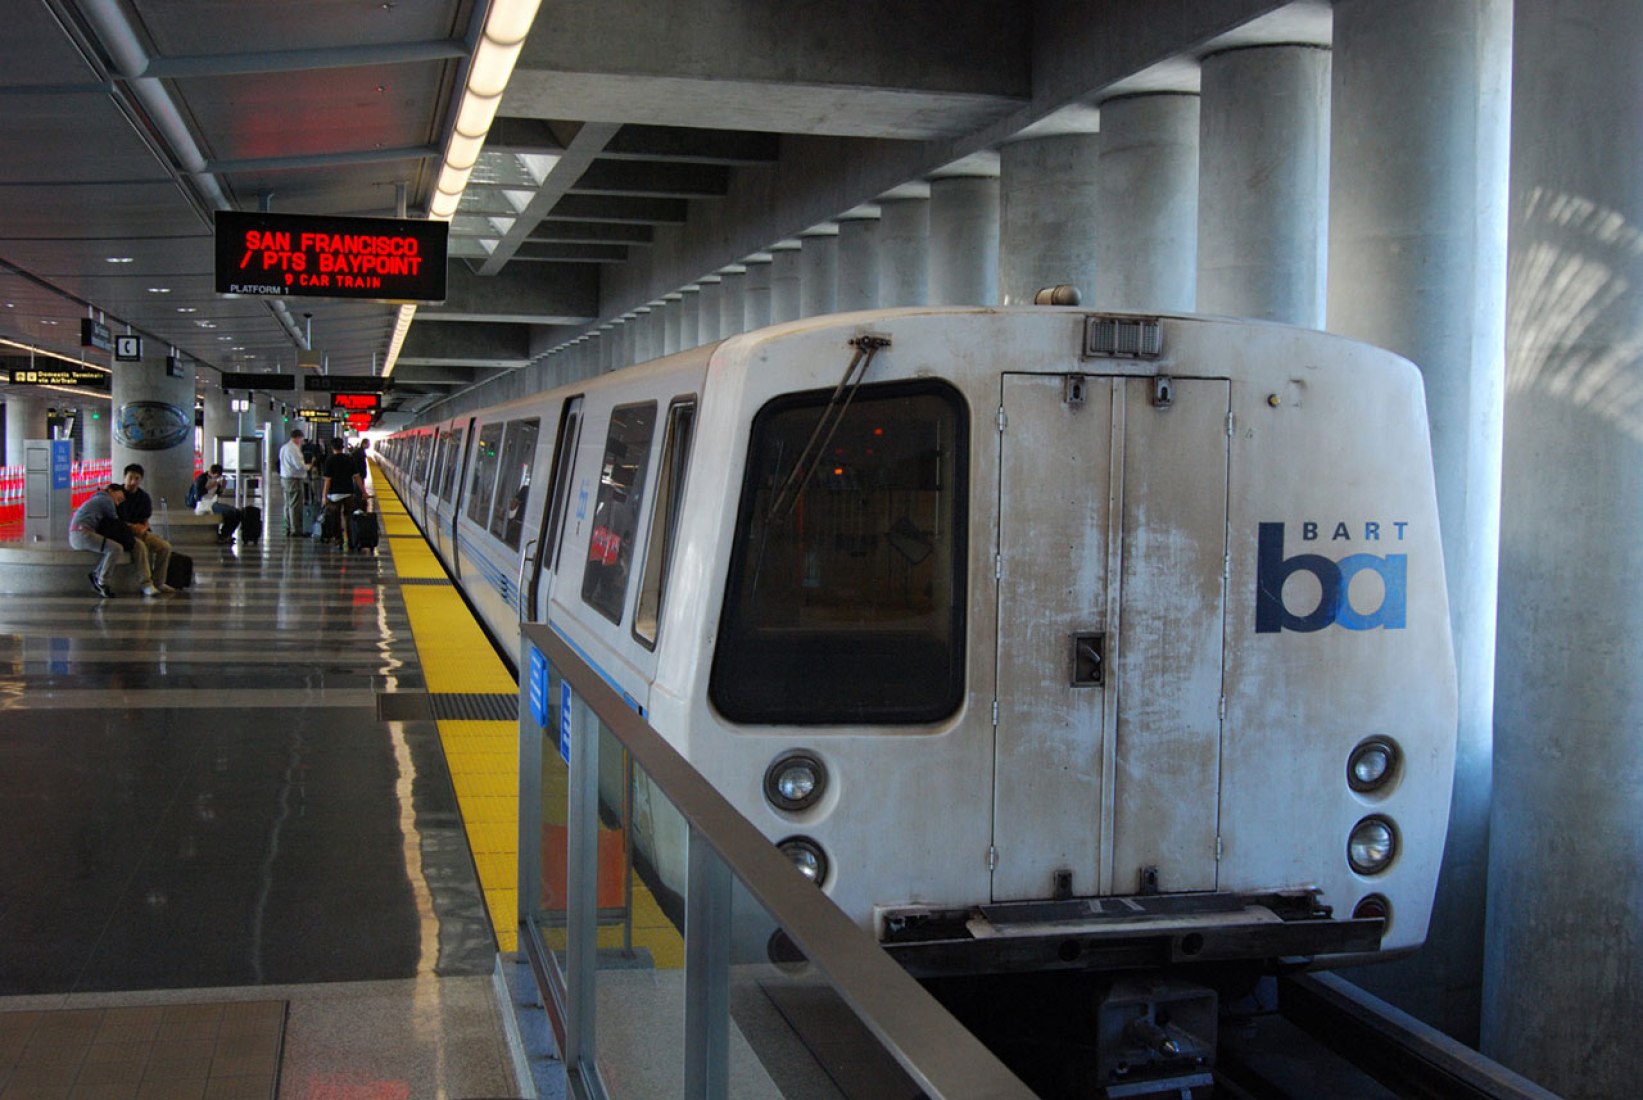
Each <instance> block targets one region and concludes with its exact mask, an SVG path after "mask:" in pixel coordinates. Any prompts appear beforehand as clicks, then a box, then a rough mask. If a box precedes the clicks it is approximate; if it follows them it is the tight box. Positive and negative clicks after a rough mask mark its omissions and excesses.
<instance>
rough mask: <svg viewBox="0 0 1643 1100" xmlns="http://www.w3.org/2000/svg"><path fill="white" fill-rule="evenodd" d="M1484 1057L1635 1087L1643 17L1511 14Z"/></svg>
mask: <svg viewBox="0 0 1643 1100" xmlns="http://www.w3.org/2000/svg"><path fill="white" fill-rule="evenodd" d="M1515 8H1516V11H1515V27H1514V29H1513V33H1512V38H1513V78H1512V83H1513V87H1512V168H1511V181H1512V182H1511V195H1510V206H1509V224H1510V247H1511V251H1510V264H1509V268H1508V270H1509V285H1508V290H1507V305H1508V312H1507V318H1508V327H1507V337H1506V347H1507V374H1506V390H1507V393H1506V413H1505V473H1504V477H1503V479H1502V480H1503V483H1504V485H1505V499H1504V501H1503V502H1502V509H1501V512H1502V515H1501V537H1500V552H1501V553H1500V605H1499V606H1500V623H1501V628H1502V629H1501V632H1500V640H1499V660H1498V662H1497V666H1496V667H1497V669H1498V671H1499V676H1498V679H1497V687H1496V692H1495V700H1496V707H1495V757H1494V781H1495V790H1494V806H1493V813H1492V816H1491V833H1490V852H1489V943H1488V949H1487V954H1486V957H1485V961H1484V997H1483V1004H1484V1010H1483V1049H1484V1052H1485V1053H1487V1054H1489V1055H1490V1056H1492V1057H1494V1058H1497V1059H1499V1060H1501V1061H1503V1062H1505V1063H1506V1064H1507V1065H1509V1066H1511V1067H1512V1068H1514V1069H1516V1070H1518V1071H1520V1072H1522V1073H1524V1074H1526V1075H1528V1076H1529V1077H1532V1078H1534V1079H1535V1080H1536V1081H1538V1082H1540V1083H1541V1084H1542V1085H1545V1086H1546V1087H1547V1088H1549V1089H1552V1090H1553V1091H1555V1092H1557V1093H1558V1094H1559V1095H1561V1096H1565V1097H1568V1098H1570V1100H1596V1098H1598V1097H1614V1096H1630V1095H1633V1094H1635V1093H1636V1091H1637V1081H1638V1079H1639V1077H1640V1075H1643V1049H1640V1048H1639V1046H1638V1044H1637V1042H1636V1038H1635V1032H1636V1030H1637V1021H1638V1020H1639V1019H1643V924H1640V923H1639V918H1638V914H1639V912H1643V860H1640V858H1639V850H1640V847H1643V842H1640V840H1639V837H1640V828H1639V816H1638V815H1639V814H1640V813H1643V644H1640V643H1639V640H1638V630H1637V627H1638V623H1639V622H1643V576H1640V574H1639V571H1638V566H1637V540H1638V535H1639V532H1640V530H1643V419H1640V417H1639V401H1638V395H1639V393H1640V392H1643V365H1640V363H1639V360H1638V357H1637V350H1636V349H1637V348H1638V347H1639V346H1640V344H1643V230H1640V228H1639V227H1640V226H1643V174H1640V172H1639V164H1640V163H1643V55H1640V54H1639V52H1638V49H1637V43H1638V41H1639V36H1640V35H1643V8H1640V7H1639V6H1638V5H1637V4H1635V3H1630V2H1627V0H1591V2H1589V3H1582V4H1576V5H1570V4H1558V3H1552V2H1550V0H1517V4H1516V5H1515Z"/></svg>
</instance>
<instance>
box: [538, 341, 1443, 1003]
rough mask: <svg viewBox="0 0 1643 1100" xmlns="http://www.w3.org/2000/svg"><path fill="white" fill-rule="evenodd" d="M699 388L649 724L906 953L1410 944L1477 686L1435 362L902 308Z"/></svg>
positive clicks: (1250, 950) (1055, 959)
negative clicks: (1437, 441) (1452, 531)
mask: <svg viewBox="0 0 1643 1100" xmlns="http://www.w3.org/2000/svg"><path fill="white" fill-rule="evenodd" d="M862 337H870V338H872V340H873V341H875V342H877V341H882V342H883V343H884V346H882V347H877V348H870V350H872V352H873V353H872V354H871V356H870V358H869V361H868V362H867V365H866V369H865V374H864V375H863V376H862V377H861V379H860V381H861V384H860V386H859V388H856V389H850V383H846V387H845V391H844V392H840V391H839V389H838V387H839V384H840V382H841V379H843V378H844V376H845V374H846V367H847V365H848V364H850V363H851V361H852V359H853V358H854V357H855V356H856V351H853V349H852V346H850V345H849V344H848V343H847V342H848V341H850V340H852V339H855V340H858V342H859V340H860V338H862ZM856 350H857V351H859V350H860V349H859V347H858V348H857V349H856ZM704 388H705V390H706V393H705V394H704V400H703V403H702V407H701V420H700V424H699V428H698V438H699V439H700V440H702V441H703V444H704V446H701V447H699V448H698V449H697V453H696V456H695V460H694V464H693V468H692V470H691V472H690V475H689V481H688V485H687V490H686V496H685V501H684V508H683V509H682V513H681V520H680V527H679V530H678V533H677V543H676V548H677V553H676V558H675V563H674V568H675V572H674V574H673V577H672V580H671V582H670V586H669V590H668V596H667V606H666V608H665V609H664V618H663V623H662V629H661V635H662V639H663V642H662V644H661V646H660V648H659V649H658V652H657V655H656V656H657V664H656V667H655V676H654V683H653V684H652V685H650V689H649V692H648V698H647V699H646V705H647V708H648V712H649V714H650V718H651V721H652V723H653V725H655V726H656V728H657V729H659V730H661V731H663V732H664V733H668V734H669V735H670V736H674V737H676V739H677V742H678V745H679V747H680V748H681V749H682V751H684V752H685V753H686V755H687V756H688V757H689V758H690V759H691V761H692V762H693V763H694V764H695V765H696V766H697V767H698V768H699V769H701V770H702V771H703V772H704V773H705V774H706V775H707V776H708V777H709V778H710V779H712V780H713V781H714V782H715V783H716V784H717V785H718V786H719V787H720V788H721V789H722V790H724V791H725V792H726V793H727V795H728V796H729V797H730V798H731V799H732V800H733V801H734V802H735V803H736V804H737V805H738V806H739V807H741V808H742V809H743V811H744V812H745V813H747V814H748V815H749V816H750V817H751V818H752V819H753V820H754V821H755V822H756V823H757V824H758V825H759V826H760V827H761V828H762V829H763V830H764V831H765V832H766V833H767V835H769V836H770V837H771V838H772V840H776V841H788V842H789V843H788V844H787V845H786V848H787V850H788V851H789V852H790V854H792V855H793V856H794V857H795V859H796V860H797V861H799V862H800V863H801V864H803V865H804V866H806V867H807V868H808V869H810V870H812V871H814V872H815V873H817V874H818V875H819V877H820V880H821V882H822V885H823V888H824V889H825V890H826V891H827V892H828V894H829V895H830V896H831V897H832V898H833V899H834V900H835V901H836V902H837V903H838V904H839V905H840V906H842V907H843V908H844V909H845V910H846V911H847V912H849V913H850V914H851V915H852V916H854V917H855V918H857V919H858V920H859V921H860V922H862V923H863V924H864V925H866V926H869V927H872V928H874V930H875V931H876V932H878V933H879V934H880V936H881V937H882V938H883V939H885V940H886V941H887V942H890V943H892V944H898V945H899V946H898V947H896V948H895V950H897V951H898V954H899V955H900V957H902V958H903V960H904V962H906V963H907V964H908V965H909V966H910V967H912V968H913V969H915V971H923V972H926V973H932V974H935V973H943V972H950V971H963V970H965V969H968V968H972V967H991V966H1004V967H1010V966H1017V967H1038V966H1044V965H1050V966H1056V965H1067V966H1091V965H1101V964H1102V959H1103V952H1104V951H1107V950H1108V949H1109V948H1110V949H1111V950H1112V951H1113V952H1116V954H1114V957H1115V958H1118V957H1123V958H1129V959H1131V960H1132V961H1133V960H1134V959H1135V958H1136V957H1137V956H1136V955H1135V951H1136V950H1137V949H1138V948H1137V945H1138V944H1139V945H1141V947H1140V950H1142V951H1143V952H1144V953H1146V954H1144V956H1143V957H1146V958H1151V959H1155V960H1156V961H1158V962H1161V963H1163V962H1180V961H1209V960H1216V959H1231V958H1252V957H1267V958H1274V957H1278V956H1295V955H1320V954H1321V955H1340V954H1347V953H1354V954H1355V953H1361V952H1364V951H1370V950H1379V951H1382V952H1387V951H1403V950H1408V949H1412V948H1414V947H1416V946H1418V945H1419V944H1420V943H1421V942H1422V941H1423V939H1424V937H1425V933H1426V927H1427V922H1428V918H1429V915H1430V911H1431V903H1432V897H1433V892H1434V889H1435V885H1436V880H1437V874H1438V867H1439V862H1440V859H1441V856H1442V851H1443V841H1444V835H1445V831H1446V825H1447V818H1448V805H1449V796H1450V783H1451V778H1452V773H1453V765H1454V758H1453V757H1454V744H1455V686H1454V669H1453V658H1452V655H1451V650H1450V635H1449V623H1448V607H1447V598H1446V594H1445V586H1444V576H1443V559H1442V553H1441V547H1440V541H1439V532H1438V524H1437V511H1436V502H1435V496H1434V490H1433V481H1432V466H1431V457H1430V449H1429V444H1428V437H1427V425H1426V414H1425V404H1424V398H1423V394H1422V388H1421V381H1420V378H1419V375H1418V373H1417V372H1416V370H1415V369H1414V367H1413V366H1411V365H1410V364H1409V363H1407V362H1406V361H1404V360H1402V359H1400V358H1398V357H1396V356H1394V355H1392V354H1390V353H1388V352H1385V351H1381V350H1378V349H1375V348H1371V347H1367V346H1364V345H1361V344H1357V343H1353V342H1351V341H1347V340H1344V339H1341V338H1339V337H1334V336H1330V335H1327V334H1323V333H1318V332H1312V331H1303V330H1297V329H1291V328H1285V327H1280V326H1272V325H1261V324H1251V323H1247V322H1232V321H1214V320H1200V319H1192V318H1171V317H1165V318H1162V319H1137V318H1112V317H1098V316H1093V315H1088V314H1083V313H1079V312H1070V311H1051V310H1020V311H962V312H961V311H923V312H914V311H901V312H896V313H881V314H861V315H853V316H844V317H840V318H826V319H817V320H815V321H811V322H801V323H797V324H793V325H787V326H782V327H778V328H775V329H770V330H765V331H764V332H761V333H756V334H752V335H748V336H743V337H739V338H736V339H732V340H730V341H728V342H726V343H725V344H723V345H721V346H720V347H719V348H718V350H717V351H716V352H715V353H714V355H713V357H712V361H711V364H710V367H709V373H708V377H707V381H706V385H705V387H704ZM818 422H820V423H821V427H820V428H819V429H818V428H817V424H818ZM574 537H575V536H572V538H573V539H574ZM581 537H582V539H583V541H586V540H587V538H588V534H587V533H586V532H583V533H582V535H581ZM581 556H584V557H585V555H581ZM556 584H558V585H563V586H564V587H563V588H561V589H559V590H560V591H565V592H568V593H575V592H576V591H577V590H578V587H579V585H580V581H579V580H578V579H577V578H575V577H573V576H565V577H562V578H561V579H560V580H559V581H558V582H556ZM572 602H573V601H572V600H570V598H569V597H567V599H566V604H565V611H566V612H567V614H572V613H574V610H573V609H572V608H571V606H570V604H571V603H572ZM555 613H556V614H557V613H558V609H557V608H556V611H555ZM1118 899H1123V900H1118ZM1125 952H1128V954H1125Z"/></svg>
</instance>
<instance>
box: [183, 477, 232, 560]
mask: <svg viewBox="0 0 1643 1100" xmlns="http://www.w3.org/2000/svg"><path fill="white" fill-rule="evenodd" d="M227 487H228V479H227V478H225V477H224V476H223V472H222V464H221V463H220V462H214V463H212V464H211V469H209V470H206V471H205V472H204V473H202V474H199V475H198V476H196V477H195V478H194V484H193V485H191V486H189V488H188V504H189V506H190V507H192V508H193V509H194V510H195V512H196V513H199V514H202V515H203V514H204V513H200V507H199V505H200V501H202V500H209V501H210V502H211V512H212V513H213V514H215V515H219V516H221V517H222V523H220V524H219V525H218V526H217V542H218V543H225V542H231V541H233V538H234V530H235V529H236V528H237V527H239V525H240V510H239V509H238V508H236V507H234V506H233V505H232V504H227V503H224V502H223V501H222V500H219V499H218V497H219V495H220V494H221V493H222V492H223V491H224V490H225V489H226V488H227Z"/></svg>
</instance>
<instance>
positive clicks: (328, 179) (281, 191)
mask: <svg viewBox="0 0 1643 1100" xmlns="http://www.w3.org/2000/svg"><path fill="white" fill-rule="evenodd" d="M430 171H431V168H430V162H428V161H424V160H396V161H382V162H379V163H374V164H355V165H342V166H337V167H333V168H327V169H324V170H323V171H308V172H283V171H256V172H225V173H223V174H222V177H221V178H222V180H223V183H224V185H225V188H226V190H227V191H228V192H229V194H230V195H232V196H233V197H235V198H237V199H239V201H240V208H241V209H244V210H255V209H257V200H258V196H260V195H263V194H265V193H266V194H269V195H271V196H272V201H273V209H274V210H276V211H281V212H284V213H288V214H348V215H355V216H363V217H371V216H375V217H389V216H392V214H393V213H394V201H395V192H394V185H395V184H396V183H399V182H402V181H403V182H404V183H406V184H408V185H409V187H408V194H410V195H412V196H414V195H417V194H419V193H420V192H421V191H423V190H424V189H430V188H432V186H433V183H432V181H431V179H430V178H429V173H430Z"/></svg>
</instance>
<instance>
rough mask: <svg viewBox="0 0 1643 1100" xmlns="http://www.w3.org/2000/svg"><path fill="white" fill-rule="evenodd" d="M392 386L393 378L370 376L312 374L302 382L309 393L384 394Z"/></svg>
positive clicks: (306, 376)
mask: <svg viewBox="0 0 1643 1100" xmlns="http://www.w3.org/2000/svg"><path fill="white" fill-rule="evenodd" d="M392 385H393V379H391V378H377V377H375V376H373V375H368V374H310V375H305V376H304V377H303V380H302V388H303V389H304V390H307V391H308V392H309V393H384V392H386V391H387V389H388V387H390V386H392Z"/></svg>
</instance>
